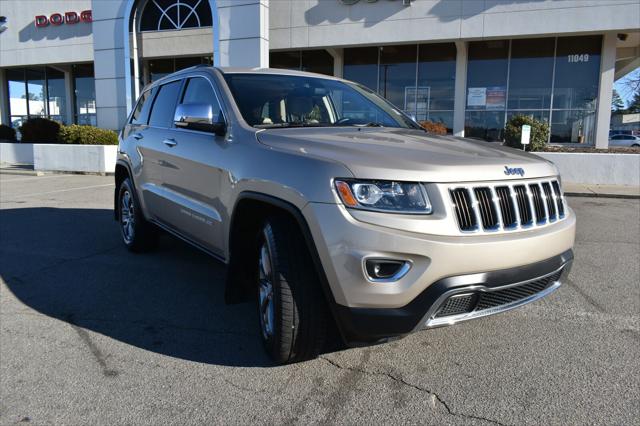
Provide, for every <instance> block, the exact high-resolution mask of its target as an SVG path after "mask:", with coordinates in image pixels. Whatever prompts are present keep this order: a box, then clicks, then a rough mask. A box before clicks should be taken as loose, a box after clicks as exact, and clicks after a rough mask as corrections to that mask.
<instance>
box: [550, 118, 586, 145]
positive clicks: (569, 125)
mask: <svg viewBox="0 0 640 426" xmlns="http://www.w3.org/2000/svg"><path fill="white" fill-rule="evenodd" d="M595 124H596V112H595V111H587V110H554V111H553V115H552V119H551V142H574V143H586V144H593V143H595Z"/></svg>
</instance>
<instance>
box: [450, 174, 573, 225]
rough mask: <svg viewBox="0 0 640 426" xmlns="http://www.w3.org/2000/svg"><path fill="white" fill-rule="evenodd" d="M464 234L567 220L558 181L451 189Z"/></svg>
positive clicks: (458, 219) (492, 184)
mask: <svg viewBox="0 0 640 426" xmlns="http://www.w3.org/2000/svg"><path fill="white" fill-rule="evenodd" d="M449 194H450V196H451V202H452V204H453V211H454V213H455V216H456V220H457V223H458V227H459V228H460V230H461V231H463V232H479V231H484V232H495V231H511V230H517V229H526V228H530V227H537V226H542V225H545V224H548V223H551V222H556V221H558V220H560V219H563V218H564V216H565V205H564V198H563V196H562V191H561V188H560V183H559V182H558V181H557V180H542V181H526V182H522V181H520V182H516V183H514V184H510V183H509V184H504V183H502V182H500V183H478V184H474V185H465V186H462V187H461V186H453V187H450V188H449Z"/></svg>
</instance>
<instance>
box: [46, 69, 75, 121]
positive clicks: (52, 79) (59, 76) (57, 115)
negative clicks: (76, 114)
mask: <svg viewBox="0 0 640 426" xmlns="http://www.w3.org/2000/svg"><path fill="white" fill-rule="evenodd" d="M47 94H48V99H47V109H48V113H49V117H50V118H51V119H52V120H57V121H60V122H61V123H65V124H67V123H69V121H70V120H71V117H67V92H66V89H65V84H64V72H62V71H59V70H57V69H55V68H51V67H47Z"/></svg>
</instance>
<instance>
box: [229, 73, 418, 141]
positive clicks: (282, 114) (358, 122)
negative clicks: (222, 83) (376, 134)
mask: <svg viewBox="0 0 640 426" xmlns="http://www.w3.org/2000/svg"><path fill="white" fill-rule="evenodd" d="M225 79H226V81H227V84H228V85H229V89H230V90H231V93H232V94H233V97H234V98H235V101H236V104H237V105H238V108H239V109H240V113H241V114H242V117H243V118H244V119H245V121H246V122H247V123H248V124H249V125H250V126H254V127H258V128H272V127H326V126H331V127H335V126H360V127H362V126H381V127H401V128H411V129H419V128H420V126H419V125H418V124H417V123H415V122H414V121H413V120H412V119H411V118H410V117H409V116H407V115H406V114H405V113H403V112H402V111H400V110H399V109H397V108H395V107H394V106H393V105H391V104H390V103H389V102H387V101H386V100H384V99H382V98H381V97H379V96H378V95H376V94H375V93H374V92H372V91H371V90H369V89H367V88H365V87H362V86H360V85H357V84H354V83H346V82H342V81H337V80H329V79H324V78H320V77H318V78H316V77H306V76H291V75H279V74H251V73H246V74H245V73H241V74H240V73H239V74H226V75H225Z"/></svg>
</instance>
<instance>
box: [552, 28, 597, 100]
mask: <svg viewBox="0 0 640 426" xmlns="http://www.w3.org/2000/svg"><path fill="white" fill-rule="evenodd" d="M601 46H602V37H601V36H587V37H559V38H558V49H557V58H556V77H555V80H556V81H555V87H554V91H553V93H554V95H553V109H587V110H594V109H595V107H596V99H597V97H598V80H599V77H600V50H601Z"/></svg>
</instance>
